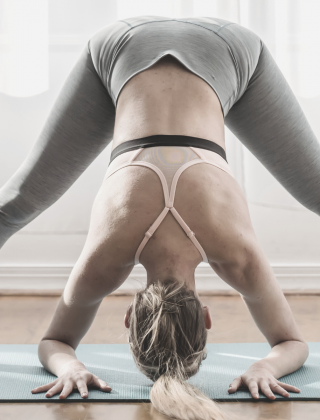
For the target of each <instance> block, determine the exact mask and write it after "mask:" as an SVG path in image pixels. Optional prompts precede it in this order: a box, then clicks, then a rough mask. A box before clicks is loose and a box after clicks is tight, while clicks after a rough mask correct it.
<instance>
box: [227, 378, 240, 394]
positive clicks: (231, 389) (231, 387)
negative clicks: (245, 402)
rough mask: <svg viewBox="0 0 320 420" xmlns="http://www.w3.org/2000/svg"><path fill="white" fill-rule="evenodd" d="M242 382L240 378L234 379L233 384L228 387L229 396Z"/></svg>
mask: <svg viewBox="0 0 320 420" xmlns="http://www.w3.org/2000/svg"><path fill="white" fill-rule="evenodd" d="M241 382H242V379H241V376H238V378H236V379H234V380H233V382H232V383H231V384H230V385H229V389H228V392H229V394H233V393H234V392H236V391H237V390H238V388H239V386H240V384H241Z"/></svg>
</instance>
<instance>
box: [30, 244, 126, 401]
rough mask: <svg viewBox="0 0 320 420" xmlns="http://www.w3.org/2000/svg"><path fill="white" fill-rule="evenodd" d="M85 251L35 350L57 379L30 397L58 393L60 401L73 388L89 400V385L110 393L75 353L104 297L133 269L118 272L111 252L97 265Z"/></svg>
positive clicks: (93, 256) (118, 269) (37, 389)
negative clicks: (39, 393)
mask: <svg viewBox="0 0 320 420" xmlns="http://www.w3.org/2000/svg"><path fill="white" fill-rule="evenodd" d="M86 250H88V248H86V247H85V249H84V252H83V253H82V255H81V256H80V258H79V260H78V261H77V264H76V265H75V267H74V269H73V270H72V273H71V275H70V278H69V280H68V283H67V285H66V288H65V290H64V292H63V295H62V297H61V299H60V301H59V303H58V306H57V308H56V311H55V313H54V316H53V319H52V321H51V324H50V326H49V328H48V330H47V332H46V333H45V335H44V337H43V338H42V340H41V342H40V344H39V348H38V354H39V359H40V361H41V363H42V365H43V366H44V367H45V368H46V369H47V370H48V371H49V372H51V373H53V374H54V375H56V376H57V377H58V378H57V379H56V380H55V381H53V382H51V383H49V384H46V385H43V386H41V387H38V388H36V389H34V390H32V392H33V393H37V392H43V391H47V393H46V396H47V397H50V396H52V395H55V394H56V393H58V392H60V398H66V397H67V396H68V395H69V394H70V393H71V392H72V390H73V388H77V389H78V390H79V392H80V393H81V396H82V397H84V398H85V397H87V396H88V385H92V386H96V387H99V388H100V389H101V390H103V391H106V392H110V390H111V388H110V387H109V386H108V385H107V383H106V382H104V381H102V380H101V379H99V378H98V377H97V376H95V375H93V374H92V373H90V372H89V371H88V370H87V369H86V367H85V366H84V364H83V363H81V362H80V361H79V360H77V357H76V354H75V349H76V348H77V346H78V344H79V342H80V341H81V339H82V338H83V336H84V335H85V334H86V332H87V331H88V329H89V328H90V326H91V324H92V322H93V320H94V318H95V315H96V313H97V311H98V308H99V306H100V304H101V302H102V299H103V298H104V296H106V295H108V294H110V293H111V292H112V291H113V290H114V289H116V288H117V287H119V285H120V284H121V283H122V282H123V281H124V280H125V279H126V278H127V276H128V275H129V273H130V271H131V269H132V267H130V268H129V270H130V271H129V272H128V267H125V269H124V268H119V267H120V264H119V262H118V261H117V259H116V258H115V257H114V255H113V254H112V252H111V251H110V252H109V257H107V256H104V258H103V261H104V264H103V265H102V264H99V263H98V260H97V256H96V255H95V254H91V256H90V257H89V253H88V252H87V251H86ZM105 255H108V252H107V253H106V254H105ZM108 260H109V262H108ZM112 261H113V262H115V265H114V264H113V263H112ZM106 264H107V265H108V267H107V266H106Z"/></svg>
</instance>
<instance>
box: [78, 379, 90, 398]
mask: <svg viewBox="0 0 320 420" xmlns="http://www.w3.org/2000/svg"><path fill="white" fill-rule="evenodd" d="M77 387H78V390H79V392H80V395H81V397H82V398H87V396H88V388H87V384H86V383H85V381H83V380H82V379H81V380H79V381H78V382H77Z"/></svg>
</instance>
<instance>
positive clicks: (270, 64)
mask: <svg viewBox="0 0 320 420" xmlns="http://www.w3.org/2000/svg"><path fill="white" fill-rule="evenodd" d="M225 123H226V125H227V126H228V127H229V128H230V129H231V131H233V133H234V134H235V135H236V136H237V137H238V138H239V139H240V140H241V142H242V143H243V144H244V145H245V146H246V147H247V148H248V149H249V150H250V151H251V152H252V153H253V154H254V155H255V156H256V157H257V159H259V160H260V162H261V163H262V164H263V165H264V166H265V167H266V168H267V169H268V170H269V171H270V172H271V174H272V175H273V176H274V177H275V178H276V179H277V180H278V181H279V182H280V183H281V184H282V185H283V186H284V187H285V188H286V189H287V191H288V192H289V193H290V194H292V196H293V197H295V198H296V199H297V200H298V201H299V202H300V203H301V204H303V205H304V206H305V207H306V208H308V209H309V210H311V211H313V212H315V213H316V214H318V215H320V142H319V141H318V140H317V138H316V136H315V134H314V132H313V131H312V128H311V127H310V124H309V122H308V120H307V119H306V117H305V115H304V113H303V110H302V108H301V106H300V104H299V102H298V100H297V99H296V97H295V95H294V94H293V92H292V90H291V88H290V86H289V84H288V83H287V81H286V80H285V78H284V76H283V74H282V73H281V71H280V69H279V68H278V66H277V64H276V62H275V61H274V59H273V57H272V56H271V54H270V52H269V51H268V49H267V47H266V46H265V45H264V44H263V43H262V50H261V53H260V57H259V62H258V64H257V67H256V69H255V71H254V73H253V75H252V77H251V79H250V82H249V84H248V87H247V89H246V91H245V93H244V94H243V96H242V97H241V98H240V99H239V100H238V101H237V102H236V103H235V105H234V106H233V107H232V108H231V110H230V111H229V113H228V115H227V116H226V118H225Z"/></svg>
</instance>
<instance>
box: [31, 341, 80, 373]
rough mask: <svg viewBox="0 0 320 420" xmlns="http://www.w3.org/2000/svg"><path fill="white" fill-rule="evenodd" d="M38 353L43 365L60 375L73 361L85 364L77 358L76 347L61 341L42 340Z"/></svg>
mask: <svg viewBox="0 0 320 420" xmlns="http://www.w3.org/2000/svg"><path fill="white" fill-rule="evenodd" d="M38 355H39V360H40V362H41V363H42V365H43V367H44V368H45V369H46V370H48V371H49V372H51V373H53V374H54V375H56V376H59V375H60V374H61V373H62V371H63V369H64V368H65V367H66V366H69V365H70V364H71V363H77V364H79V365H80V364H81V365H82V366H84V365H83V363H81V362H80V361H79V360H78V359H77V356H76V354H75V351H74V349H73V348H72V347H71V346H69V345H68V344H65V343H62V342H61V341H56V340H42V341H41V342H40V344H39V348H38Z"/></svg>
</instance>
